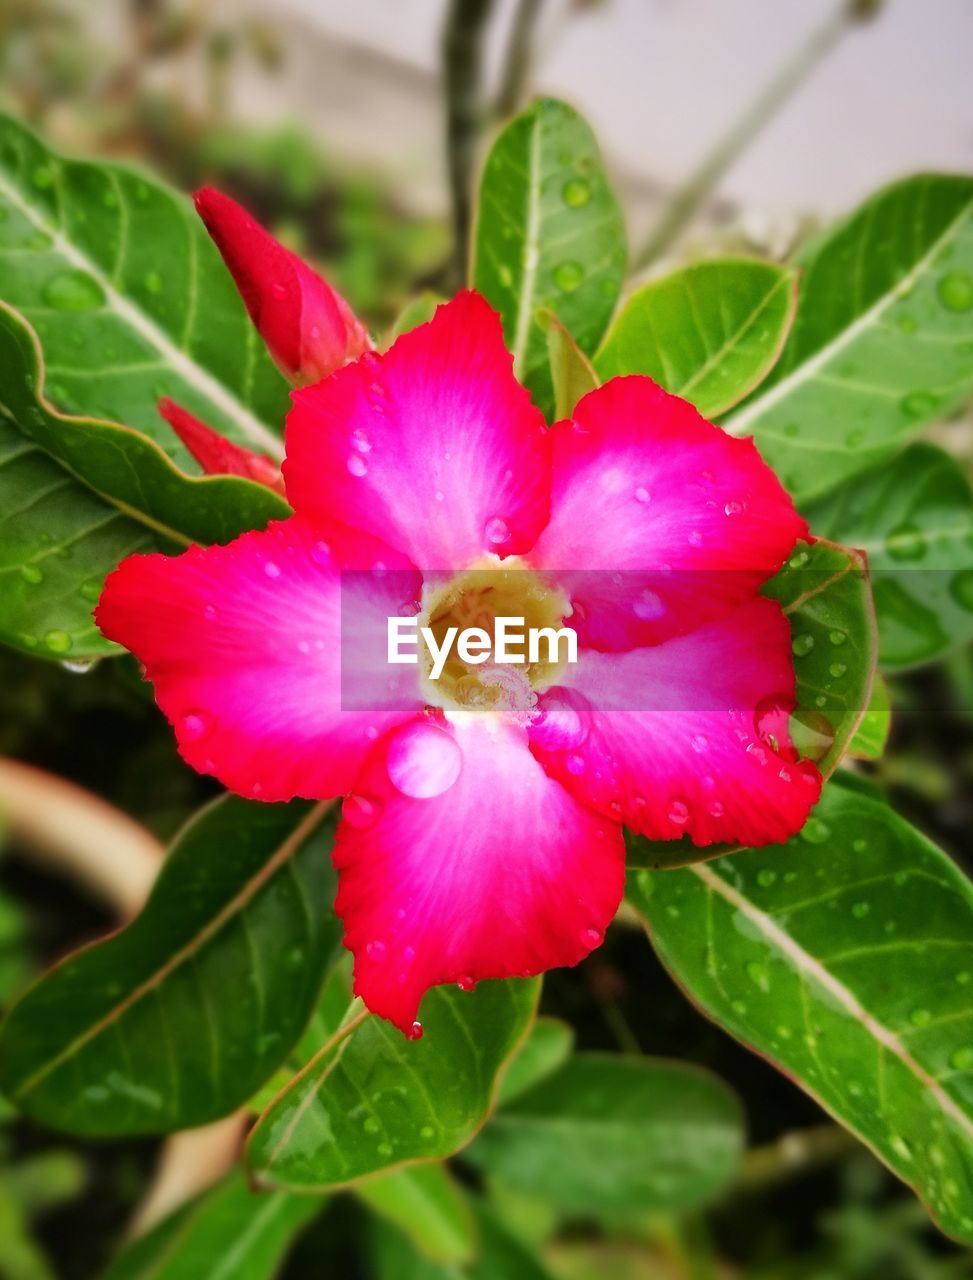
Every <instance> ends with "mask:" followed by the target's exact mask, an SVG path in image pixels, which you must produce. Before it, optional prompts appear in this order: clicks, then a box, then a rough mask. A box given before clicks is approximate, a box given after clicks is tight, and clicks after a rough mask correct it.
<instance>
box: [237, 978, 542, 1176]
mask: <svg viewBox="0 0 973 1280" xmlns="http://www.w3.org/2000/svg"><path fill="white" fill-rule="evenodd" d="M539 990H540V984H539V982H537V981H536V980H535V981H524V980H519V979H516V980H510V981H507V982H482V983H480V985H479V986H478V987H477V988H476V990H475V991H472V992H462V991H457V990H455V989H452V988H451V989H447V988H445V987H434V988H433V989H432V990H431V991H430V992H429V993H428V994H427V996H426V997H425V1000H424V1001H423V1005H422V1015H423V1024H424V1027H425V1034H424V1035H423V1037H422V1039H421V1040H417V1041H410V1040H407V1039H406V1038H405V1036H404V1035H403V1034H402V1032H401V1031H398V1030H397V1029H396V1028H395V1027H393V1026H392V1025H391V1024H390V1023H388V1022H386V1021H384V1020H383V1019H381V1018H376V1017H369V1016H366V1015H364V1014H359V1015H358V1016H356V1017H354V1018H352V1020H351V1021H350V1022H348V1023H346V1024H345V1026H344V1027H343V1028H342V1029H341V1030H340V1031H339V1032H338V1033H337V1034H336V1035H334V1036H333V1037H332V1038H331V1040H329V1041H328V1042H327V1043H326V1044H325V1045H324V1046H322V1048H321V1049H320V1050H319V1052H318V1054H317V1055H316V1057H314V1058H313V1059H312V1060H311V1061H310V1062H309V1063H308V1065H307V1066H306V1067H305V1068H304V1070H303V1071H302V1072H301V1074H300V1075H299V1076H297V1078H296V1079H295V1080H294V1081H293V1082H292V1084H291V1085H290V1087H289V1088H288V1089H287V1090H286V1091H285V1092H284V1093H282V1094H281V1095H280V1097H279V1098H277V1100H276V1101H275V1102H274V1103H273V1104H272V1105H271V1106H270V1107H269V1108H268V1109H267V1110H266V1111H265V1112H264V1114H263V1115H262V1116H261V1117H260V1119H259V1121H258V1122H257V1125H256V1127H255V1128H254V1130H253V1132H252V1133H251V1135H250V1142H249V1145H248V1157H249V1161H250V1165H251V1168H252V1170H253V1173H254V1175H255V1177H256V1178H257V1179H258V1180H259V1181H260V1182H261V1183H265V1184H269V1185H273V1186H279V1187H285V1188H286V1187H289V1188H303V1189H305V1190H319V1191H323V1190H327V1189H328V1188H329V1187H333V1186H337V1185H341V1184H343V1183H347V1182H352V1181H354V1180H355V1179H357V1178H361V1177H364V1176H365V1175H366V1174H369V1173H376V1172H377V1171H379V1170H381V1169H388V1168H394V1167H396V1166H398V1165H401V1164H404V1163H408V1162H410V1161H413V1160H430V1159H442V1158H444V1157H445V1156H448V1155H452V1154H453V1152H454V1151H457V1150H458V1149H459V1148H460V1147H462V1146H463V1145H465V1143H467V1142H468V1141H469V1140H470V1138H471V1137H472V1136H473V1134H474V1133H475V1132H476V1130H477V1128H478V1127H479V1126H480V1125H481V1124H482V1123H483V1119H484V1117H485V1116H486V1115H487V1113H488V1112H489V1110H490V1107H491V1106H492V1103H493V1096H494V1093H495V1090H496V1080H497V1076H498V1075H499V1074H500V1072H501V1071H502V1070H503V1069H504V1067H505V1066H506V1064H507V1062H508V1061H509V1060H510V1058H511V1057H512V1056H513V1054H514V1053H515V1052H516V1051H517V1049H518V1047H519V1045H520V1042H521V1040H522V1039H523V1038H524V1036H525V1035H526V1034H527V1030H528V1027H529V1026H530V1024H531V1021H532V1020H533V1017H534V1009H535V1006H536V1004H537V997H538V993H539Z"/></svg>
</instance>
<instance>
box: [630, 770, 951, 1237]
mask: <svg viewBox="0 0 973 1280" xmlns="http://www.w3.org/2000/svg"><path fill="white" fill-rule="evenodd" d="M629 897H630V900H631V902H632V904H633V905H634V906H635V908H636V909H637V910H638V911H639V912H640V913H641V914H642V915H643V917H644V918H645V921H646V923H647V925H648V928H649V930H650V936H651V938H652V942H653V945H654V946H655V948H656V950H657V952H658V954H659V956H660V958H661V959H662V961H663V963H664V964H665V965H666V966H667V968H669V969H670V970H671V972H672V974H673V975H674V977H675V978H676V979H677V981H678V982H679V983H680V985H681V986H682V987H683V988H684V990H685V991H686V992H687V993H688V994H689V995H690V996H691V998H692V999H693V1000H694V1001H695V1002H696V1003H697V1004H698V1005H699V1006H700V1007H701V1008H702V1009H703V1010H704V1011H705V1012H706V1013H708V1014H709V1015H710V1017H712V1018H714V1019H715V1020H716V1021H717V1022H718V1023H719V1024H720V1025H721V1026H723V1027H725V1028H726V1029H727V1030H728V1031H729V1032H730V1034H731V1035H733V1036H735V1037H736V1038H737V1039H739V1040H742V1041H743V1042H744V1043H745V1044H748V1045H751V1046H752V1047H753V1048H754V1049H756V1050H757V1051H758V1052H759V1053H761V1054H764V1055H765V1056H766V1057H768V1058H769V1059H770V1060H771V1061H772V1062H774V1063H776V1064H777V1065H778V1066H780V1067H781V1069H782V1070H784V1071H785V1072H786V1073H787V1074H788V1075H789V1076H790V1077H791V1078H792V1079H794V1080H796V1081H797V1082H798V1083H799V1084H800V1085H801V1086H802V1088H804V1089H806V1090H807V1091H808V1092H809V1093H810V1094H811V1095H812V1096H813V1097H814V1098H816V1099H817V1101H818V1102H819V1103H820V1104H821V1105H822V1106H823V1107H825V1108H826V1109H827V1110H828V1111H830V1112H831V1114H832V1115H834V1116H835V1117H836V1118H837V1119H838V1120H840V1121H841V1123H842V1124H844V1125H846V1126H847V1127H848V1128H849V1129H851V1130H852V1131H853V1132H854V1133H856V1134H858V1136H859V1137H860V1138H861V1139H862V1140H863V1141H864V1142H866V1143H867V1144H868V1145H869V1146H870V1147H871V1148H872V1150H873V1151H875V1153H876V1154H877V1155H878V1156H880V1157H881V1159H882V1160H884V1161H885V1163H886V1164H888V1165H889V1167H890V1168H892V1169H894V1170H895V1172H896V1173H897V1174H898V1175H899V1176H900V1177H901V1178H903V1179H904V1180H905V1181H906V1182H908V1183H909V1184H910V1185H911V1186H912V1187H914V1188H915V1190H916V1192H917V1193H918V1194H919V1195H920V1196H922V1198H923V1200H924V1201H925V1203H926V1204H927V1206H928V1208H929V1210H930V1212H931V1213H932V1214H933V1216H934V1217H935V1219H936V1221H937V1222H938V1223H939V1224H940V1225H941V1226H942V1227H943V1228H944V1230H946V1231H948V1232H950V1233H951V1234H952V1235H955V1236H956V1237H958V1238H960V1239H963V1240H967V1241H973V1212H971V1209H973V1049H971V1048H970V1043H971V1030H973V1003H971V1001H970V984H971V983H973V887H971V885H970V883H969V881H968V880H966V879H965V878H964V876H963V875H962V874H961V873H960V871H959V870H958V869H957V867H955V866H954V865H953V863H952V862H951V861H950V860H949V858H947V857H946V855H945V854H944V853H942V852H941V851H940V850H939V849H937V848H936V847H935V846H934V845H933V844H931V843H930V842H929V841H928V840H926V839H925V838H924V837H923V836H921V835H920V834H919V833H918V832H917V831H916V830H915V829H914V828H913V827H911V826H909V824H908V823H906V822H904V821H903V820H902V819H901V818H899V817H897V816H896V815H895V814H894V813H892V811H891V810H890V809H888V807H887V806H886V805H885V804H884V803H882V802H881V801H879V800H875V799H873V798H871V797H870V796H868V795H865V794H863V793H861V792H859V791H857V790H854V791H853V790H850V789H848V788H846V787H843V786H841V785H839V784H838V783H836V782H832V783H831V784H829V786H828V787H827V788H826V789H825V792H824V796H823V798H822V800H821V803H820V805H819V806H818V808H817V809H816V811H815V813H814V816H813V817H812V818H811V819H810V820H809V822H808V823H807V825H806V826H805V827H804V830H803V831H802V832H801V834H800V835H799V836H794V837H792V838H791V839H790V840H789V841H788V842H787V844H786V845H778V846H772V847H769V848H766V849H749V850H746V851H745V852H744V853H742V854H737V855H734V856H732V857H727V858H721V859H720V860H719V861H718V862H713V863H710V864H708V865H706V866H703V865H695V866H692V867H686V868H684V869H683V870H680V871H672V872H666V873H653V872H647V871H642V872H639V873H638V874H637V875H636V876H634V877H633V878H632V881H631V883H630V885H629Z"/></svg>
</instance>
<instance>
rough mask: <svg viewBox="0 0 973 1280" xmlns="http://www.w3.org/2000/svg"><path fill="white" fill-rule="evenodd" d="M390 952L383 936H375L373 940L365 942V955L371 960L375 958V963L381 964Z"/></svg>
mask: <svg viewBox="0 0 973 1280" xmlns="http://www.w3.org/2000/svg"><path fill="white" fill-rule="evenodd" d="M387 954H388V948H387V947H386V945H385V943H384V942H383V941H382V940H381V938H375V939H373V940H372V941H371V942H366V944H365V955H366V956H368V958H369V960H373V961H374V962H375V964H381V963H382V961H383V960H384V959H385V957H386V955H387Z"/></svg>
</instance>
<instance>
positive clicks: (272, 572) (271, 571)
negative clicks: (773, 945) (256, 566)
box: [264, 560, 280, 578]
mask: <svg viewBox="0 0 973 1280" xmlns="http://www.w3.org/2000/svg"><path fill="white" fill-rule="evenodd" d="M264 573H265V574H266V575H267V577H268V578H279V577H280V565H278V564H274V562H273V560H268V561H267V563H266V564H265V565H264Z"/></svg>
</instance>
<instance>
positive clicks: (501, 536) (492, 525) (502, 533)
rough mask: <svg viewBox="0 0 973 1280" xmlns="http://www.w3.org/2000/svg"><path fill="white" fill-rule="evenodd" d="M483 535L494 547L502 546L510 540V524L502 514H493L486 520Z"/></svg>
mask: <svg viewBox="0 0 973 1280" xmlns="http://www.w3.org/2000/svg"><path fill="white" fill-rule="evenodd" d="M483 536H484V537H485V538H486V540H487V542H489V544H490V545H491V546H492V547H499V546H502V545H503V543H505V542H509V541H510V526H509V525H508V524H507V522H506V520H504V519H502V518H501V517H500V516H491V518H490V519H489V520H488V521H487V522H486V525H485V527H484V530H483Z"/></svg>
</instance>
